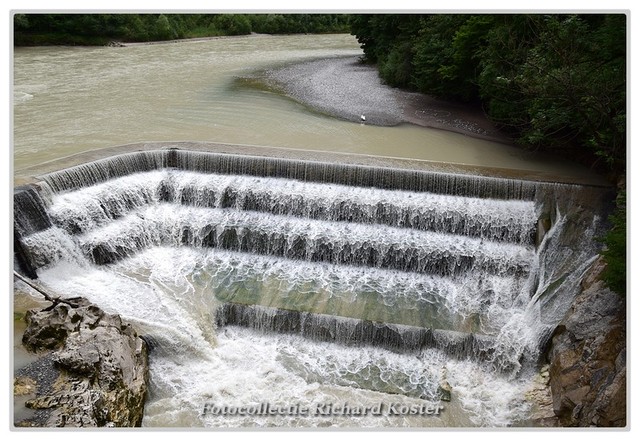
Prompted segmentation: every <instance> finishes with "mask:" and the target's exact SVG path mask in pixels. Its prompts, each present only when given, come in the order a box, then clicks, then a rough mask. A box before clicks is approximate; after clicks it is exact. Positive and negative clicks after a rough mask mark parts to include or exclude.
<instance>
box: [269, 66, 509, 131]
mask: <svg viewBox="0 0 640 441" xmlns="http://www.w3.org/2000/svg"><path fill="white" fill-rule="evenodd" d="M264 81H266V82H267V84H268V85H270V86H272V87H275V88H277V89H279V90H281V91H282V92H283V93H284V94H285V95H287V96H290V97H291V98H293V99H295V100H297V101H299V102H301V103H303V104H305V105H307V106H309V107H310V108H312V109H314V110H317V111H319V112H322V113H326V114H328V115H332V116H335V117H338V118H342V119H345V120H348V121H353V122H361V115H364V116H365V118H366V121H365V124H373V125H380V126H394V125H398V124H402V123H411V124H416V125H420V126H424V127H431V128H436V129H443V130H449V131H453V132H458V133H462V134H465V135H469V136H473V137H477V138H482V139H488V140H492V141H499V142H505V143H509V142H510V140H509V139H508V138H507V137H506V136H504V135H503V134H501V133H500V132H499V131H498V130H497V129H496V128H495V126H494V125H493V124H492V123H491V122H490V121H489V120H488V119H487V117H486V116H485V115H484V113H483V112H482V111H481V110H480V109H476V108H473V107H471V106H468V105H460V104H456V103H449V102H446V101H442V100H437V99H435V98H432V97H429V96H427V95H423V94H419V93H412V92H406V91H402V90H399V89H395V88H392V87H389V86H386V85H384V84H382V82H381V80H380V77H379V76H378V71H377V69H376V68H375V67H374V66H370V65H365V64H362V63H360V62H359V58H358V57H341V58H329V59H322V60H313V61H307V62H303V63H298V64H292V65H289V66H284V67H280V68H275V69H270V70H267V71H266V72H265V73H264Z"/></svg>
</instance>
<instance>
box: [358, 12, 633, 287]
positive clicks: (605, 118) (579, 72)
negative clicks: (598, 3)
mask: <svg viewBox="0 0 640 441" xmlns="http://www.w3.org/2000/svg"><path fill="white" fill-rule="evenodd" d="M350 23H351V32H352V34H354V35H355V36H356V38H357V39H358V41H359V43H360V44H361V47H362V49H363V51H364V61H366V62H370V63H375V64H376V65H377V68H378V70H379V73H380V76H381V78H382V79H383V81H384V82H386V83H387V84H389V85H391V86H395V87H402V88H407V89H412V90H416V91H419V92H422V93H425V94H428V95H431V96H436V97H439V98H444V99H449V100H454V101H458V102H465V103H469V105H478V106H482V108H483V110H484V112H485V113H486V114H487V115H488V116H489V118H491V120H492V121H493V122H494V123H496V124H497V125H498V126H499V127H500V128H501V129H502V130H503V131H505V132H506V133H508V134H509V135H510V136H511V137H512V138H513V139H514V141H515V142H516V143H517V144H519V145H521V146H522V147H523V148H527V149H535V150H542V151H550V152H553V153H555V154H557V155H560V156H563V157H566V158H568V159H570V160H573V161H578V162H581V163H583V164H585V165H587V166H589V167H591V168H592V169H594V170H596V171H598V172H600V173H602V174H605V175H607V176H608V177H609V179H610V180H611V182H612V183H616V184H617V185H618V196H617V199H616V205H617V208H616V210H615V212H614V214H613V215H612V216H611V218H610V221H611V229H610V230H609V232H608V233H607V234H606V236H605V237H604V238H603V242H604V244H605V245H606V247H605V251H604V253H603V255H604V257H605V259H606V261H607V264H608V265H607V270H606V273H605V275H604V277H605V280H606V281H607V283H608V284H609V286H610V287H611V288H612V289H614V290H615V291H617V292H619V293H624V292H625V290H626V189H625V176H626V166H627V161H626V145H627V138H626V131H627V120H626V109H627V100H626V90H627V84H626V78H627V70H626V60H627V25H626V24H627V17H626V15H624V14H431V15H415V14H396V15H389V14H385V15H381V14H371V15H354V16H353V17H352V19H351V22H350Z"/></svg>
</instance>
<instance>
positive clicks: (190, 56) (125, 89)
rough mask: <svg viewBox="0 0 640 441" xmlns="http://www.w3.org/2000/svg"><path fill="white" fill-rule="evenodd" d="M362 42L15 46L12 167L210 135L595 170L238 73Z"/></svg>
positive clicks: (283, 39) (565, 171) (322, 38)
mask: <svg viewBox="0 0 640 441" xmlns="http://www.w3.org/2000/svg"><path fill="white" fill-rule="evenodd" d="M361 54H362V51H361V49H360V48H359V45H358V43H357V41H356V40H355V38H354V37H353V36H350V35H295V36H268V35H252V36H244V37H228V38H214V39H207V40H196V41H188V40H187V41H180V42H175V43H165V44H138V45H130V46H127V47H118V48H111V47H91V48H89V47H34V48H16V49H15V51H14V92H13V99H14V103H13V104H14V105H13V129H14V130H13V153H14V155H13V156H14V173H15V175H16V176H19V175H20V174H21V172H22V170H24V169H25V168H26V167H30V166H34V165H38V164H41V163H43V162H45V161H50V160H54V159H58V158H61V157H66V156H68V155H71V154H74V153H77V152H82V151H86V150H94V149H100V148H103V147H110V146H114V145H121V144H129V143H133V142H137V141H214V142H219V143H226V144H245V145H257V146H274V147H288V148H296V149H312V150H321V151H338V152H348V153H356V154H369V155H380V156H393V157H402V158H413V159H424V160H430V161H439V162H452V163H465V164H472V165H479V166H484V167H498V168H510V169H519V170H537V171H539V170H544V171H547V172H552V173H555V174H557V175H562V176H584V175H588V174H589V172H588V171H587V170H585V169H583V168H581V167H578V166H574V165H571V164H567V163H566V161H557V160H555V159H553V158H549V157H547V156H543V155H539V154H538V155H532V154H529V153H525V152H523V151H522V150H521V149H518V148H515V147H512V146H508V145H505V144H501V143H497V142H491V141H487V140H483V139H478V138H474V137H471V136H465V135H461V134H458V133H452V132H449V131H445V130H433V129H427V128H424V127H419V126H416V125H412V124H401V125H397V126H394V127H378V126H375V125H371V124H366V125H364V124H357V123H353V122H349V121H346V120H344V119H338V118H333V117H331V116H328V115H326V114H322V113H319V112H317V111H313V110H311V109H310V108H309V107H307V106H304V105H303V104H301V103H299V102H296V101H294V100H293V99H291V98H288V97H284V96H282V95H280V94H278V93H275V92H273V91H271V90H269V89H267V88H260V87H258V88H256V87H251V86H250V85H248V84H247V83H248V82H246V81H239V79H243V78H247V77H252V76H253V75H254V74H255V72H257V71H261V70H263V69H268V68H274V67H278V66H284V65H287V64H290V63H293V62H302V61H309V60H314V59H320V58H328V57H347V56H351V57H358V56H360V55H361ZM364 87H367V86H366V85H364Z"/></svg>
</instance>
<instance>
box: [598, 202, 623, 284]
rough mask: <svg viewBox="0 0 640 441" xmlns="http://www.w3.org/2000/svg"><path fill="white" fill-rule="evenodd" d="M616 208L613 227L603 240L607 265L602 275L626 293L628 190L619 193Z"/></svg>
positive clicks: (612, 222)
mask: <svg viewBox="0 0 640 441" xmlns="http://www.w3.org/2000/svg"><path fill="white" fill-rule="evenodd" d="M616 205H617V207H616V210H615V212H614V213H613V214H612V215H611V216H610V217H609V221H611V224H612V228H611V229H610V230H609V231H608V232H607V234H606V235H605V237H604V239H603V242H604V243H605V244H606V249H605V250H604V252H603V253H602V255H603V256H604V259H605V261H606V262H607V267H606V269H605V270H604V273H603V275H602V278H603V280H604V281H605V282H606V284H607V286H609V288H611V289H612V290H613V291H615V292H617V293H620V294H622V295H625V294H626V292H627V200H626V192H624V191H622V192H620V193H619V194H618V197H617V200H616Z"/></svg>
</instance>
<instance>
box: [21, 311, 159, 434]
mask: <svg viewBox="0 0 640 441" xmlns="http://www.w3.org/2000/svg"><path fill="white" fill-rule="evenodd" d="M24 320H25V321H26V325H27V327H26V329H25V330H24V334H23V337H22V343H23V345H24V347H26V348H27V349H28V350H29V351H31V352H32V353H34V354H36V357H35V360H34V361H30V362H28V363H27V364H26V365H25V366H23V367H21V368H20V369H18V370H17V372H16V373H15V379H14V397H15V401H14V403H15V407H16V408H15V409H14V414H15V416H16V417H15V421H14V424H15V426H16V427H104V426H107V427H135V426H140V425H141V423H142V417H143V412H144V403H145V398H146V394H147V382H148V375H149V374H148V361H147V346H146V343H145V342H144V340H142V339H141V338H140V337H139V336H138V335H137V333H136V332H135V330H134V329H133V328H132V326H131V325H130V324H128V323H125V322H123V321H122V320H121V319H120V317H119V316H117V315H112V314H107V313H105V312H104V311H102V310H101V309H100V308H98V307H97V306H95V305H93V304H92V303H90V302H89V301H87V300H86V299H83V298H74V299H68V300H64V301H56V302H54V304H53V305H50V306H48V307H45V308H43V309H40V308H37V309H30V310H29V311H27V313H26V315H25V316H24ZM22 406H24V407H25V408H26V409H22V408H19V407H22Z"/></svg>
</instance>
